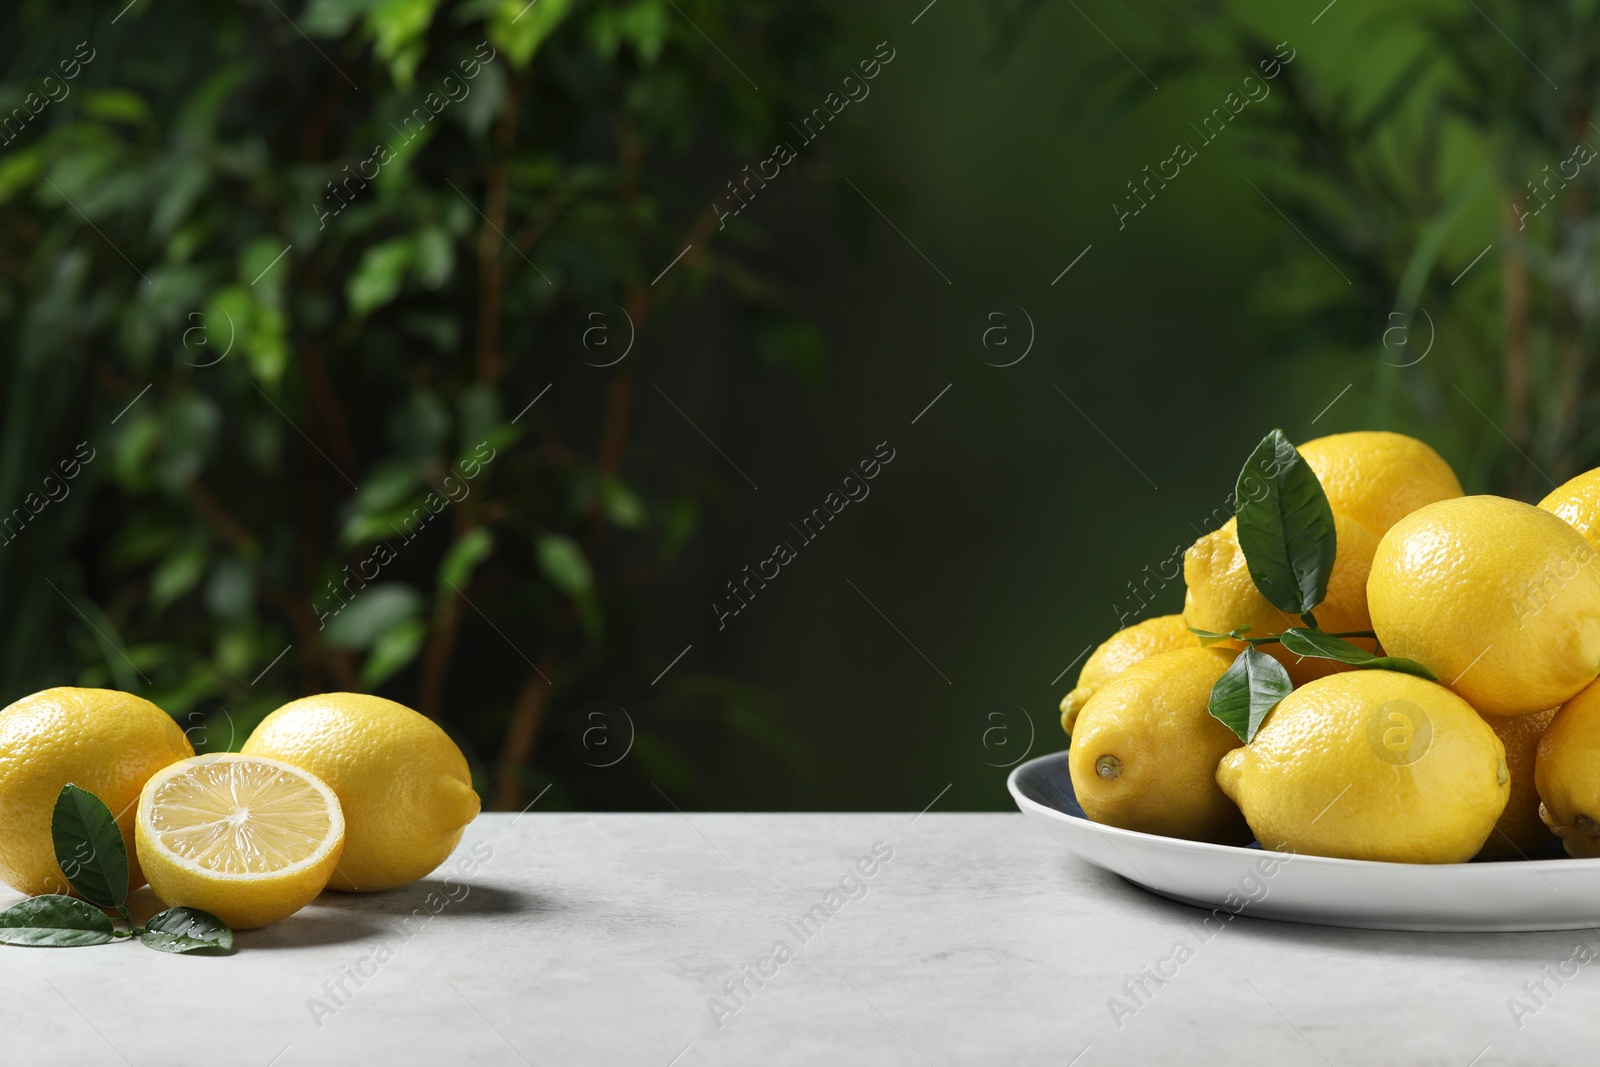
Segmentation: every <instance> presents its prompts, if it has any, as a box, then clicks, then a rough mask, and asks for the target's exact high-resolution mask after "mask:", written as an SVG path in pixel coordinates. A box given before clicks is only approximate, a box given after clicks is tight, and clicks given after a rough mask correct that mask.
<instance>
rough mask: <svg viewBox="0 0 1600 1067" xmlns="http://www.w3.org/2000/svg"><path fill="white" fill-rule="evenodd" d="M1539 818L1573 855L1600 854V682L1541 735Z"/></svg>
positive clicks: (1567, 706)
mask: <svg viewBox="0 0 1600 1067" xmlns="http://www.w3.org/2000/svg"><path fill="white" fill-rule="evenodd" d="M1533 777H1534V782H1535V784H1536V785H1537V786H1538V789H1539V799H1540V800H1542V801H1543V804H1541V805H1540V807H1539V817H1540V818H1541V819H1543V820H1544V823H1545V825H1546V826H1548V827H1550V829H1551V830H1553V831H1555V834H1556V836H1557V837H1559V838H1561V843H1562V844H1563V845H1564V846H1566V850H1567V854H1568V855H1569V856H1579V857H1594V856H1600V685H1591V686H1589V687H1588V688H1587V689H1585V690H1584V691H1583V692H1581V693H1579V694H1578V695H1577V696H1575V697H1573V698H1572V699H1571V700H1569V701H1567V702H1566V703H1565V704H1563V705H1562V706H1561V708H1560V710H1558V711H1557V712H1556V715H1555V718H1553V719H1551V720H1550V725H1549V726H1548V727H1546V728H1545V731H1544V736H1543V737H1542V738H1540V740H1539V756H1538V759H1537V761H1536V762H1535V763H1534V768H1533Z"/></svg>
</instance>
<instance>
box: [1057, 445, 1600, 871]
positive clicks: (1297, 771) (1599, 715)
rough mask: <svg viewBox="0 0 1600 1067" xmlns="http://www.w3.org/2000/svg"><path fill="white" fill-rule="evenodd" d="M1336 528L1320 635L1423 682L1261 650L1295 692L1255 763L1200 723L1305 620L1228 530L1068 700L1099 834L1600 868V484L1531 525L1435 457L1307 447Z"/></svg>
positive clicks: (1095, 664)
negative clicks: (1409, 666) (1221, 682)
mask: <svg viewBox="0 0 1600 1067" xmlns="http://www.w3.org/2000/svg"><path fill="white" fill-rule="evenodd" d="M1298 453H1299V455H1300V457H1301V458H1302V460H1303V462H1304V463H1305V464H1306V465H1307V466H1309V468H1310V469H1311V471H1312V472H1314V474H1315V475H1316V478H1317V480H1318V481H1320V483H1321V485H1322V489H1323V492H1324V494H1325V495H1326V498H1327V503H1328V505H1329V507H1330V508H1331V509H1332V512H1333V520H1334V531H1335V534H1336V538H1337V553H1336V556H1335V558H1334V562H1333V566H1332V570H1331V573H1330V574H1329V575H1328V580H1327V593H1326V596H1325V598H1324V599H1323V601H1322V603H1320V604H1318V605H1317V606H1316V608H1315V620H1316V624H1317V625H1318V626H1319V627H1320V628H1321V629H1323V630H1325V631H1327V632H1329V633H1336V632H1337V633H1346V634H1351V635H1357V634H1370V635H1371V636H1367V637H1362V636H1352V637H1351V638H1350V641H1351V643H1353V644H1356V645H1358V646H1360V647H1361V648H1362V649H1365V650H1367V651H1371V652H1375V653H1378V654H1380V655H1386V656H1394V657H1404V658H1405V659H1406V660H1410V661H1414V662H1415V663H1416V664H1420V665H1421V666H1422V667H1423V668H1425V669H1426V672H1427V673H1431V674H1432V675H1433V676H1434V678H1436V679H1437V680H1436V681H1429V680H1427V679H1425V678H1424V677H1419V676H1417V675H1416V674H1410V673H1401V672H1399V671H1396V670H1382V669H1379V670H1363V669H1353V668H1352V667H1350V666H1348V665H1346V664H1343V663H1340V662H1336V661H1334V660H1331V659H1312V658H1301V657H1299V656H1297V655H1295V654H1293V653H1292V652H1290V651H1289V650H1287V649H1286V648H1285V647H1284V646H1283V644H1281V643H1272V642H1270V641H1269V642H1266V643H1261V644H1258V645H1256V646H1255V647H1257V648H1259V650H1260V651H1261V652H1264V653H1267V654H1268V655H1271V656H1272V657H1273V658H1274V659H1276V660H1277V661H1278V662H1279V663H1281V664H1282V665H1283V667H1284V668H1286V669H1287V673H1288V675H1289V679H1290V681H1291V682H1292V683H1293V686H1294V688H1293V691H1292V692H1290V693H1289V694H1288V695H1287V696H1285V697H1283V698H1282V699H1281V700H1279V701H1278V702H1277V703H1276V704H1275V705H1274V706H1272V708H1271V710H1270V711H1269V712H1267V715H1266V718H1265V720H1264V721H1263V722H1262V723H1261V725H1260V728H1259V730H1258V732H1256V733H1255V735H1254V736H1253V738H1251V739H1250V740H1249V742H1248V743H1245V742H1243V741H1242V740H1241V738H1240V737H1239V736H1237V735H1236V734H1235V732H1234V730H1232V729H1230V728H1229V727H1228V726H1226V725H1224V724H1223V722H1221V721H1219V720H1218V719H1217V718H1215V717H1213V716H1212V715H1211V714H1210V712H1209V710H1208V706H1209V705H1208V702H1209V700H1210V698H1211V694H1212V688H1213V686H1214V685H1215V684H1216V683H1217V681H1218V679H1220V678H1221V677H1222V676H1223V674H1224V672H1226V671H1228V670H1229V668H1230V665H1231V664H1232V663H1233V660H1234V658H1235V657H1237V656H1239V655H1240V654H1241V651H1242V650H1243V649H1244V648H1245V647H1246V644H1245V642H1244V641H1241V640H1232V639H1226V640H1212V639H1202V638H1201V637H1200V636H1199V635H1197V634H1196V633H1195V631H1196V630H1199V631H1204V632H1206V633H1208V634H1242V635H1245V636H1247V637H1248V636H1250V635H1270V634H1277V633H1281V632H1283V631H1285V630H1288V629H1290V628H1292V627H1296V626H1300V625H1301V622H1300V621H1299V620H1297V619H1296V618H1294V617H1291V616H1288V615H1286V614H1285V613H1284V612H1282V611H1279V610H1278V609H1277V608H1275V607H1273V606H1272V604H1270V603H1268V601H1267V600H1266V599H1265V598H1264V597H1263V596H1262V594H1261V593H1260V592H1259V591H1258V589H1257V588H1256V585H1255V583H1254V581H1253V580H1252V578H1251V572H1250V568H1249V566H1248V565H1247V563H1246V560H1245V557H1244V553H1243V551H1242V550H1241V548H1240V545H1239V536H1238V530H1237V523H1236V520H1230V521H1229V522H1228V523H1227V525H1225V526H1223V527H1222V528H1221V529H1219V530H1216V531H1215V532H1213V533H1209V534H1207V535H1205V536H1203V537H1201V538H1200V539H1199V540H1198V541H1196V542H1195V543H1194V545H1193V546H1192V547H1191V548H1190V549H1189V550H1188V551H1187V553H1186V554H1185V556H1184V568H1183V575H1184V582H1185V585H1186V592H1185V597H1184V606H1183V613H1182V614H1181V615H1166V616H1162V617H1159V618H1151V619H1147V620H1145V621H1143V622H1140V623H1138V624H1136V625H1134V626H1130V627H1128V628H1127V629H1124V630H1121V631H1119V632H1118V633H1116V634H1113V635H1112V636H1111V637H1110V638H1109V639H1108V640H1106V641H1105V643H1103V644H1102V645H1100V646H1099V647H1098V648H1097V649H1095V651H1094V652H1093V654H1092V655H1090V657H1089V659H1088V660H1087V661H1086V662H1085V664H1084V666H1083V670H1082V672H1081V673H1080V675H1079V676H1078V682H1077V686H1076V687H1075V688H1074V689H1073V690H1072V691H1071V692H1070V693H1068V694H1067V696H1066V697H1065V699H1063V700H1062V702H1061V725H1062V727H1063V728H1064V729H1065V730H1066V731H1067V733H1068V734H1069V735H1070V745H1069V755H1068V765H1069V768H1070V771H1071V775H1072V783H1073V787H1074V789H1075V791H1076V793H1077V797H1078V801H1079V803H1080V804H1081V805H1082V807H1083V810H1084V813H1085V814H1086V815H1088V816H1089V818H1090V819H1092V820H1094V821H1096V822H1101V823H1106V824H1109V825H1113V826H1119V827H1122V828H1124V829H1129V830H1138V831H1142V832H1146V833H1152V834H1162V835H1166V836H1171V837H1181V838H1188V839H1191V840H1197V841H1210V842H1216V843H1222V844H1246V843H1248V842H1249V841H1251V840H1252V839H1255V840H1257V841H1259V842H1260V843H1261V845H1262V847H1264V848H1269V849H1275V850H1280V851H1294V852H1300V853H1307V854H1313V855H1321V856H1337V857H1344V858H1349V859H1361V860H1386V861H1393V862H1405V863H1457V862H1463V861H1466V860H1470V859H1472V858H1474V857H1482V858H1489V859H1508V858H1512V859H1514V858H1517V857H1524V858H1527V857H1531V856H1536V855H1538V854H1541V853H1543V852H1545V851H1546V850H1547V849H1548V848H1549V847H1551V845H1552V835H1554V836H1555V837H1559V838H1560V839H1561V841H1562V842H1563V844H1564V845H1565V848H1566V851H1567V852H1568V853H1570V854H1571V855H1573V856H1600V682H1596V678H1597V676H1600V552H1597V548H1600V469H1597V470H1592V471H1589V472H1588V473H1586V474H1583V475H1580V476H1578V477H1576V478H1574V479H1572V480H1571V481H1569V482H1567V483H1566V484H1565V485H1562V486H1560V487H1559V488H1557V489H1556V490H1555V491H1554V492H1552V493H1551V494H1550V495H1549V496H1547V497H1546V498H1545V499H1544V500H1542V501H1540V502H1539V504H1538V506H1533V505H1530V504H1525V503H1521V502H1518V501H1515V500H1508V499H1505V498H1503V497H1496V496H1463V495H1462V490H1461V484H1460V482H1459V481H1458V480H1457V478H1456V475H1455V473H1454V472H1453V471H1452V470H1451V469H1450V466H1449V465H1448V464H1447V463H1446V462H1445V461H1444V459H1443V458H1442V457H1440V456H1439V454H1438V453H1437V452H1435V451H1434V450H1433V449H1432V448H1430V447H1429V446H1428V445H1426V444H1424V443H1423V442H1421V441H1418V440H1416V439H1415V438H1411V437H1407V436H1404V435H1401V434H1395V433H1381V432H1359V433H1345V434H1335V435H1332V436H1329V437H1322V438H1318V439H1316V440H1314V441H1309V442H1307V443H1305V444H1303V445H1301V446H1299V448H1298Z"/></svg>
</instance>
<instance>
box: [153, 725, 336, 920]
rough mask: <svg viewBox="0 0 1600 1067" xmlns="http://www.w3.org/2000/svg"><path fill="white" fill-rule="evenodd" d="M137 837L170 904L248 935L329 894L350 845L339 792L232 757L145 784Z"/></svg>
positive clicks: (264, 762) (294, 771) (275, 764)
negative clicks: (324, 892)
mask: <svg viewBox="0 0 1600 1067" xmlns="http://www.w3.org/2000/svg"><path fill="white" fill-rule="evenodd" d="M135 837H136V841H137V846H138V852H139V862H140V863H141V864H142V865H143V867H144V870H145V873H146V875H147V877H148V878H149V879H150V887H151V888H152V889H154V890H155V893H156V896H158V897H160V898H161V899H162V901H164V902H165V903H166V904H168V905H169V906H172V907H178V906H180V905H181V906H187V907H192V908H200V909H202V910H205V911H209V912H211V913H212V914H213V915H216V916H217V917H218V918H220V919H221V920H222V921H223V922H225V923H227V924H228V925H229V926H231V927H233V928H234V929H236V930H249V929H253V928H255V927H259V926H267V925H269V924H271V923H275V922H277V921H278V920H280V919H284V918H287V917H288V916H290V915H292V914H294V913H295V912H297V911H299V910H300V909H301V908H303V907H305V906H306V905H307V904H309V903H311V901H312V900H313V899H314V898H315V897H316V896H317V894H318V893H320V892H322V890H323V888H324V887H325V886H326V885H327V884H328V879H329V878H330V877H331V876H332V875H333V871H334V867H335V866H336V865H337V864H338V862H339V856H340V853H341V852H342V850H343V847H344V814H343V812H341V811H340V809H339V801H338V798H337V797H335V796H334V794H333V790H331V789H329V788H328V787H327V786H326V785H325V784H323V783H322V782H321V781H319V780H318V779H316V778H315V777H313V776H312V775H310V774H308V773H306V772H305V771H302V770H300V769H299V768H297V767H292V766H290V765H289V764H287V763H283V762H282V761H279V760H274V759H266V758H264V757H260V756H242V755H235V754H231V753H224V754H218V755H212V756H197V757H195V758H193V759H188V760H184V761H183V762H181V763H177V764H174V765H173V766H171V767H168V768H167V769H165V770H163V771H161V772H160V773H158V774H156V775H155V776H154V777H152V778H151V779H150V780H149V781H148V782H147V783H145V787H144V791H143V792H142V793H141V794H140V796H139V812H138V820H137V823H136V825H135Z"/></svg>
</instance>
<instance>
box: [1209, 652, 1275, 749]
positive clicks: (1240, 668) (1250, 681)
mask: <svg viewBox="0 0 1600 1067" xmlns="http://www.w3.org/2000/svg"><path fill="white" fill-rule="evenodd" d="M1293 690H1294V683H1292V682H1290V681H1289V672H1288V671H1286V670H1284V669H1283V664H1281V663H1279V662H1278V661H1277V660H1275V659H1273V658H1272V657H1271V656H1269V655H1267V654H1266V653H1265V652H1258V651H1257V650H1255V649H1253V648H1247V649H1245V650H1244V651H1243V652H1241V653H1239V658H1238V659H1236V660H1234V661H1233V663H1232V665H1230V666H1229V667H1228V669H1227V671H1225V672H1224V673H1223V675H1222V677H1221V678H1218V679H1217V684H1216V685H1214V686H1212V687H1211V700H1210V703H1209V704H1208V705H1207V707H1206V710H1208V711H1209V712H1211V717H1212V718H1214V719H1216V720H1217V721H1218V722H1220V723H1222V725H1224V726H1226V727H1227V728H1228V729H1230V730H1232V731H1233V732H1234V733H1235V734H1237V735H1238V736H1239V740H1241V741H1243V742H1245V743H1246V744H1248V743H1249V742H1250V740H1251V739H1252V738H1254V737H1255V736H1256V731H1257V730H1259V729H1261V723H1262V721H1263V720H1264V719H1266V717H1267V712H1269V711H1271V710H1272V709H1273V707H1274V706H1276V704H1277V703H1278V701H1280V700H1282V699H1283V698H1284V697H1286V696H1288V695H1289V694H1290V692H1292V691H1293Z"/></svg>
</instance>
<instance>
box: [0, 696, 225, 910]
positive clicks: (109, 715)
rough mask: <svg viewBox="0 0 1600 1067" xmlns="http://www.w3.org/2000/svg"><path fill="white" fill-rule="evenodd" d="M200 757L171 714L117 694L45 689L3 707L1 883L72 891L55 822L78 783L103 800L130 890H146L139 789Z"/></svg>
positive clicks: (27, 889)
mask: <svg viewBox="0 0 1600 1067" xmlns="http://www.w3.org/2000/svg"><path fill="white" fill-rule="evenodd" d="M192 755H194V749H193V748H192V747H190V745H189V739H188V738H186V737H184V735H183V731H182V730H181V729H179V728H178V724H177V723H176V722H173V721H172V716H170V715H168V714H167V713H166V712H164V711H162V710H161V709H160V708H158V707H156V706H155V705H154V704H152V703H150V701H148V700H145V699H144V698H143V697H137V696H134V695H133V694H131V693H119V692H117V691H116V690H113V689H76V688H71V687H62V688H59V689H45V690H43V691H41V692H38V693H34V694H33V695H32V696H26V697H23V698H22V699H21V700H19V701H17V702H16V703H15V704H12V705H10V706H9V707H7V708H4V709H0V880H3V881H4V882H5V883H6V885H9V886H10V887H11V888H12V889H15V890H16V891H17V892H19V893H26V894H28V895H29V896H34V895H37V894H40V893H69V892H71V889H70V888H69V886H68V884H67V880H66V877H65V876H64V875H63V874H62V872H61V868H60V867H59V866H58V865H57V864H56V853H55V844H54V842H53V839H52V837H51V834H50V820H51V816H52V815H53V814H54V812H55V806H56V797H58V796H59V795H60V793H61V787H62V786H64V785H67V784H68V783H71V784H73V785H76V786H78V787H79V788H81V789H87V790H88V791H89V792H91V793H93V794H94V795H95V796H97V797H99V798H100V800H101V801H103V802H104V803H105V805H106V807H107V808H110V809H111V814H112V815H113V816H114V817H115V818H116V820H117V826H118V828H119V829H121V830H122V840H123V843H124V844H125V845H126V846H127V848H128V889H129V890H130V891H132V890H134V889H137V888H139V887H140V886H142V885H144V881H145V879H144V873H143V872H142V871H141V870H140V869H139V859H138V856H137V855H136V854H135V851H134V834H133V829H134V814H135V807H136V804H137V802H138V800H139V790H140V789H142V788H144V783H145V782H146V781H147V780H148V779H149V778H150V776H151V775H153V774H155V773H156V772H157V771H159V770H161V768H163V767H165V766H167V765H168V764H171V763H176V762H177V761H178V760H181V759H185V758H187V757H189V756H192Z"/></svg>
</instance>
